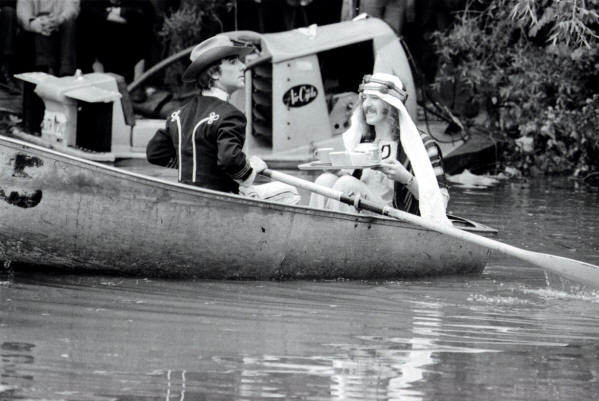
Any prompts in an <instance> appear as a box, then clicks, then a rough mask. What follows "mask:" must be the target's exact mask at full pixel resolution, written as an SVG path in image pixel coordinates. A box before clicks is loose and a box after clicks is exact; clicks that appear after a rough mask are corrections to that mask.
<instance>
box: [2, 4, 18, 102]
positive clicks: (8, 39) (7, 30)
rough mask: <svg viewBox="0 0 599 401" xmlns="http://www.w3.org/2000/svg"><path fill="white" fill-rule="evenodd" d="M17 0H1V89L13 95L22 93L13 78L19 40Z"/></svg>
mask: <svg viewBox="0 0 599 401" xmlns="http://www.w3.org/2000/svg"><path fill="white" fill-rule="evenodd" d="M16 6H17V0H0V88H2V89H4V90H6V91H8V93H10V94H12V95H16V94H18V93H20V88H19V86H18V85H17V83H16V82H15V80H14V78H13V76H12V75H13V73H14V71H15V63H16V60H15V55H16V38H17V29H18V22H17V12H16Z"/></svg>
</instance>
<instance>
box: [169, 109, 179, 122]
mask: <svg viewBox="0 0 599 401" xmlns="http://www.w3.org/2000/svg"><path fill="white" fill-rule="evenodd" d="M179 114H181V110H177V111H175V112H173V114H171V121H175V120H178V119H179Z"/></svg>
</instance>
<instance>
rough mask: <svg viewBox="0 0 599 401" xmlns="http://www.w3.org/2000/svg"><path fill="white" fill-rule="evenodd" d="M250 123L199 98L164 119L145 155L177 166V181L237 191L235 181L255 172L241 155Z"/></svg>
mask: <svg viewBox="0 0 599 401" xmlns="http://www.w3.org/2000/svg"><path fill="white" fill-rule="evenodd" d="M245 126H246V119H245V116H244V115H243V113H242V112H241V111H240V110H238V109H237V108H236V107H235V106H233V105H231V104H230V103H227V102H225V101H222V100H220V99H218V98H216V97H212V96H197V97H195V98H194V99H193V100H191V101H190V102H189V103H187V104H186V105H185V106H183V107H181V108H180V109H179V110H177V111H175V112H174V113H173V114H171V116H170V117H169V118H168V119H167V120H166V128H165V129H160V130H158V131H157V132H156V134H155V135H154V137H153V138H152V139H151V140H150V142H149V143H148V146H147V149H146V155H147V158H148V161H149V162H150V163H153V164H158V165H160V166H167V167H176V166H178V167H179V181H180V182H184V183H187V184H193V185H197V186H200V187H204V188H210V189H215V190H218V191H223V192H233V193H238V192H239V185H238V184H237V182H236V181H235V180H245V179H246V178H248V177H249V176H250V174H251V173H252V169H251V167H250V164H249V161H248V159H247V158H246V155H245V154H244V153H243V144H244V142H245Z"/></svg>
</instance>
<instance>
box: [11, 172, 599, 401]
mask: <svg viewBox="0 0 599 401" xmlns="http://www.w3.org/2000/svg"><path fill="white" fill-rule="evenodd" d="M450 211H451V212H453V213H454V214H457V215H460V216H464V217H469V218H472V219H474V220H477V221H480V222H482V223H486V224H488V225H490V226H493V227H495V228H497V229H499V230H500V232H499V235H498V237H497V238H498V239H499V240H500V241H504V242H508V243H511V244H513V245H515V246H518V247H522V248H526V249H531V250H537V251H542V252H547V253H553V254H558V255H561V256H567V257H570V258H574V259H580V260H584V261H587V262H590V263H594V264H599V236H598V230H597V228H598V227H599V193H598V192H597V191H593V190H592V189H590V188H586V187H584V186H579V185H576V183H574V182H573V181H569V180H565V179H559V180H540V181H535V182H521V181H507V182H502V183H500V184H499V185H496V186H494V187H491V188H487V189H463V188H462V189H460V188H454V189H453V190H452V204H451V207H450ZM597 397H599V291H592V290H590V289H588V288H584V287H580V286H577V285H573V284H572V283H568V282H566V281H563V280H560V279H559V278H558V277H555V276H548V275H546V274H545V273H544V272H543V271H542V270H540V269H538V268H534V267H528V266H525V265H524V264H523V263H522V262H519V261H518V260H516V259H512V258H508V257H503V256H500V255H493V256H492V259H491V261H490V263H489V265H488V266H487V268H486V269H485V271H484V273H483V274H482V275H480V276H466V277H445V278H434V279H424V280H414V281H385V282H376V281H347V280H338V281H290V282H260V281H258V282H257V281H228V282H226V281H189V280H180V281H177V280H157V279H151V280H150V279H143V278H140V279H133V278H119V277H114V276H113V277H111V276H96V275H94V276H78V275H45V274H42V273H31V272H27V273H25V272H19V271H16V272H14V271H12V270H11V269H10V268H5V269H4V274H3V275H2V276H1V277H0V399H1V400H12V399H15V400H21V399H28V400H29V399H31V400H129V401H131V400H139V401H142V400H144V401H145V400H186V401H191V400H573V401H574V400H576V401H579V400H593V399H597Z"/></svg>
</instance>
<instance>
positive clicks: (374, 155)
mask: <svg viewBox="0 0 599 401" xmlns="http://www.w3.org/2000/svg"><path fill="white" fill-rule="evenodd" d="M354 152H356V153H362V154H363V155H364V156H362V157H359V158H358V157H356V158H353V159H356V160H358V159H360V160H363V162H362V163H360V164H364V165H366V164H378V163H380V161H381V152H380V149H379V147H378V145H376V144H374V143H361V144H359V145H358V146H356V148H355V149H354ZM354 164H357V163H356V162H354Z"/></svg>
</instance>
